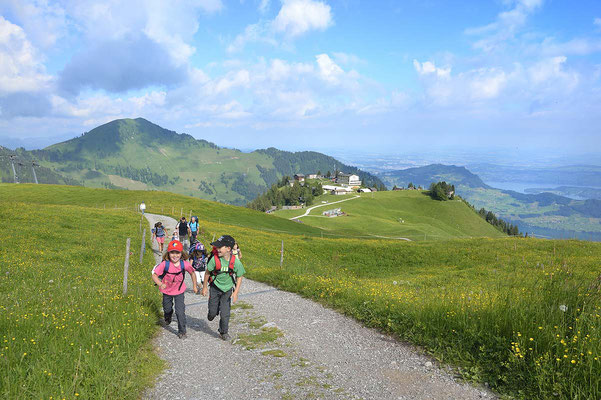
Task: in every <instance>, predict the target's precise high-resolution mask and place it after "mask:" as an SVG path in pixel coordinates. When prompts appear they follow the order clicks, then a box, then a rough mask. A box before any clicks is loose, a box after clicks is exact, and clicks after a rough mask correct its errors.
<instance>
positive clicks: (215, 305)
mask: <svg viewBox="0 0 601 400" xmlns="http://www.w3.org/2000/svg"><path fill="white" fill-rule="evenodd" d="M235 243H236V241H235V240H234V238H233V237H231V236H229V235H223V236H221V237H220V238H219V239H217V241H215V242H213V243H211V246H213V251H212V257H210V259H209V261H208V263H207V272H208V273H207V274H205V277H204V280H203V283H202V295H203V296H206V295H207V293H208V291H209V289H208V286H210V288H211V289H210V293H209V314H208V315H207V319H208V320H209V321H212V320H213V319H215V317H216V316H217V314H219V315H220V319H219V337H220V338H221V339H223V340H230V335H229V334H228V329H229V322H230V308H231V305H232V301H233V302H234V303H235V302H236V301H238V293H239V292H240V287H241V286H242V276H243V275H244V272H245V271H244V266H243V265H242V263H241V262H240V260H239V259H238V257H236V256H234V255H232V248H233V247H234V244H235Z"/></svg>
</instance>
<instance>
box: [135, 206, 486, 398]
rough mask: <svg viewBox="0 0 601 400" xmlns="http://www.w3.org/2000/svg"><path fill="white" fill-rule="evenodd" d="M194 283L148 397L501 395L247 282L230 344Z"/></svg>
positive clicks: (161, 347) (166, 330) (166, 335)
mask: <svg viewBox="0 0 601 400" xmlns="http://www.w3.org/2000/svg"><path fill="white" fill-rule="evenodd" d="M146 216H147V218H148V220H149V222H150V223H151V225H154V223H155V222H156V221H158V220H160V221H162V222H163V224H165V225H166V226H167V227H168V228H169V229H170V231H171V230H172V229H173V227H175V220H173V219H171V218H168V217H164V216H159V215H152V214H147V215H146ZM157 257H158V254H157ZM149 281H150V279H149ZM187 285H188V292H187V293H186V316H187V326H188V336H187V338H186V339H179V338H178V337H177V336H176V333H177V324H176V322H175V321H174V322H173V323H172V324H171V325H170V326H166V327H163V330H162V332H161V333H160V335H159V336H158V337H157V339H156V347H157V351H158V353H159V355H160V356H161V357H162V358H164V359H165V360H166V361H167V362H168V363H169V368H168V369H167V370H166V371H165V372H164V373H163V374H162V375H161V376H160V377H159V378H158V379H157V381H156V385H155V387H153V388H151V389H149V390H148V391H147V392H146V393H145V395H144V398H147V399H167V398H169V399H232V398H236V399H308V398H312V399H399V400H400V399H493V398H496V397H495V395H494V394H492V393H491V392H489V391H487V390H486V389H485V388H481V387H474V386H472V385H469V384H467V383H464V382H459V381H457V380H455V379H454V378H453V376H452V374H451V373H450V372H449V371H446V370H445V369H443V368H441V367H439V366H438V365H437V363H436V362H435V361H434V360H432V359H431V358H429V357H427V356H425V355H423V354H421V353H420V351H419V350H418V349H416V348H414V347H413V346H411V345H408V344H405V343H401V342H398V341H397V340H395V339H394V338H392V337H390V336H387V335H382V334H381V333H379V332H377V331H376V330H374V329H369V328H365V327H363V326H361V324H359V323H357V322H356V321H354V320H352V319H350V318H348V317H345V316H343V315H341V314H339V313H337V312H335V311H333V310H330V309H328V308H325V307H323V306H321V305H320V304H317V303H315V302H313V301H310V300H307V299H304V298H302V297H300V296H298V295H296V294H293V293H288V292H284V291H280V290H277V289H275V288H272V287H270V286H268V285H265V284H262V283H259V282H255V281H251V280H249V279H244V281H243V283H242V289H241V292H240V293H241V295H240V297H239V301H238V303H237V304H235V305H234V306H233V310H232V318H231V320H230V332H229V333H230V335H231V337H232V339H231V340H230V341H223V340H221V339H220V338H219V335H218V333H217V328H218V318H219V317H217V318H216V319H215V320H214V321H212V322H209V321H208V320H207V319H206V315H207V298H206V297H202V296H199V295H195V294H194V293H193V292H192V290H191V286H192V285H191V282H187ZM157 296H159V294H158V293H157ZM174 318H175V316H174Z"/></svg>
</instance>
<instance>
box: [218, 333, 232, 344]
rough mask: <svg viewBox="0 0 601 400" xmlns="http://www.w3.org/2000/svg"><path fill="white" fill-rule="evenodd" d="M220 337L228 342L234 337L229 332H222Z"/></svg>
mask: <svg viewBox="0 0 601 400" xmlns="http://www.w3.org/2000/svg"><path fill="white" fill-rule="evenodd" d="M219 337H220V338H221V340H225V341H226V342H227V341H229V340H231V339H232V337H231V336H230V335H229V334H227V333H220V334H219Z"/></svg>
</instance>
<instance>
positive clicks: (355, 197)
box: [288, 196, 361, 220]
mask: <svg viewBox="0 0 601 400" xmlns="http://www.w3.org/2000/svg"><path fill="white" fill-rule="evenodd" d="M360 197H361V196H353V197H351V198H350V199H343V200H338V201H334V202H332V203H327V204H318V205H316V206H313V207H309V208H307V211H305V213H304V214H303V215H299V216H298V217H292V218H288V219H290V220H293V219H299V218H302V217H306V216H307V215H309V213H310V212H311V210H313V209H314V208H318V207H326V206H330V205H332V204H336V203H342V202H343V201H349V200H354V199H358V198H360Z"/></svg>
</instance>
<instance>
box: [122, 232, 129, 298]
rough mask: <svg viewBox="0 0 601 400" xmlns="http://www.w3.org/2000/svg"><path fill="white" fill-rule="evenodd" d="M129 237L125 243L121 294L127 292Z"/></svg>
mask: <svg viewBox="0 0 601 400" xmlns="http://www.w3.org/2000/svg"><path fill="white" fill-rule="evenodd" d="M130 242H131V239H130V238H127V242H126V244H125V266H124V267H123V296H125V295H126V294H127V273H128V272H129V244H130Z"/></svg>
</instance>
